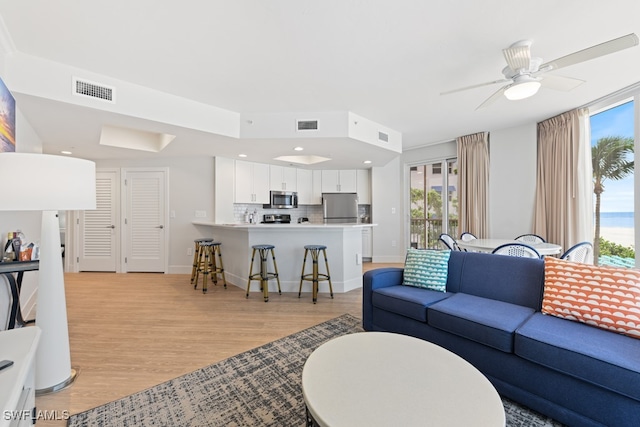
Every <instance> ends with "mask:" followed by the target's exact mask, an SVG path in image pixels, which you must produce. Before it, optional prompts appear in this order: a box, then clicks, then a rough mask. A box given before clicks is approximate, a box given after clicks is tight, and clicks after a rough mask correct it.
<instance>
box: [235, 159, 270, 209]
mask: <svg viewBox="0 0 640 427" xmlns="http://www.w3.org/2000/svg"><path fill="white" fill-rule="evenodd" d="M234 194H235V198H234V201H235V203H263V204H264V203H269V165H268V164H263V163H254V162H245V161H242V160H236V165H235V193H234Z"/></svg>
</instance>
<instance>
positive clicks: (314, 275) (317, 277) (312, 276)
mask: <svg viewBox="0 0 640 427" xmlns="http://www.w3.org/2000/svg"><path fill="white" fill-rule="evenodd" d="M320 251H322V256H323V257H324V266H325V271H326V273H319V272H318V257H319V255H320ZM308 253H311V259H312V260H313V270H312V272H311V273H308V274H305V273H304V268H305V265H306V264H307V254H308ZM304 280H309V281H311V282H312V283H313V303H314V304H315V303H316V302H317V301H318V282H320V281H324V280H326V281H328V282H329V292H330V293H331V298H333V286H332V285H331V276H330V273H329V262H328V261H327V247H326V246H324V245H306V246H305V247H304V260H303V261H302V274H301V275H300V289H299V290H298V298H300V295H301V294H302V282H303V281H304Z"/></svg>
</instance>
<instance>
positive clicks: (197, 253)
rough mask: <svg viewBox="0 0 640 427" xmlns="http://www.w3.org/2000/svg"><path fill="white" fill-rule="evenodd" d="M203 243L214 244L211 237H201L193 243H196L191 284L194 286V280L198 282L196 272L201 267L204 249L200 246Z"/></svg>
mask: <svg viewBox="0 0 640 427" xmlns="http://www.w3.org/2000/svg"><path fill="white" fill-rule="evenodd" d="M203 242H213V239H212V238H210V237H201V238H199V239H195V240H194V241H193V243H195V248H194V250H193V268H192V269H191V284H192V285H193V282H194V280H196V270H197V269H198V268H199V267H200V265H199V263H198V261H199V260H200V256H201V255H200V251H201V250H202V248H201V247H200V244H201V243H203Z"/></svg>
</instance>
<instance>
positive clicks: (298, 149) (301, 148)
mask: <svg viewBox="0 0 640 427" xmlns="http://www.w3.org/2000/svg"><path fill="white" fill-rule="evenodd" d="M294 150H295V151H303V150H304V148H303V147H296V148H294Z"/></svg>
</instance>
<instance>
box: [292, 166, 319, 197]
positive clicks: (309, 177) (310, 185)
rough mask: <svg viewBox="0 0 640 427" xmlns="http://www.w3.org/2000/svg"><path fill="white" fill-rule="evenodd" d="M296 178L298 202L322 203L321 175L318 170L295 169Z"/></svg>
mask: <svg viewBox="0 0 640 427" xmlns="http://www.w3.org/2000/svg"><path fill="white" fill-rule="evenodd" d="M297 178H298V183H297V184H298V204H299V205H321V204H322V188H321V187H320V185H321V180H322V176H321V173H320V171H319V170H314V171H310V170H307V169H298V170H297Z"/></svg>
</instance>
